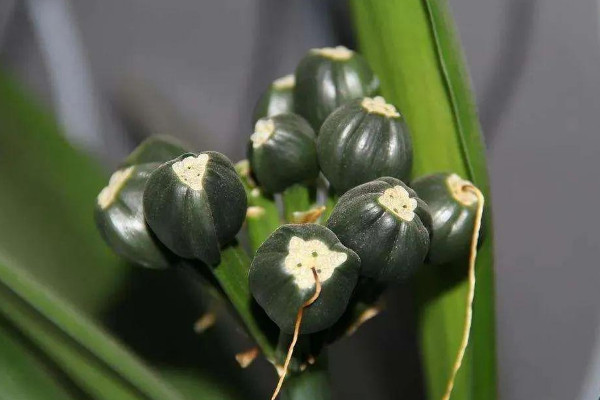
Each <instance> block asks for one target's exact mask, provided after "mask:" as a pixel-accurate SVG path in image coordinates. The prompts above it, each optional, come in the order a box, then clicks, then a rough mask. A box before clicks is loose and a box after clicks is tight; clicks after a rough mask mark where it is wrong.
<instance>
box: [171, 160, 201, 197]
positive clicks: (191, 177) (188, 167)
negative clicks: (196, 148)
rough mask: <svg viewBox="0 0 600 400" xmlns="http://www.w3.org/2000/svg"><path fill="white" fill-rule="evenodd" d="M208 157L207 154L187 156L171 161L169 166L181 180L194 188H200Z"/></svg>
mask: <svg viewBox="0 0 600 400" xmlns="http://www.w3.org/2000/svg"><path fill="white" fill-rule="evenodd" d="M208 158H209V157H208V154H200V155H199V156H197V157H194V156H189V157H186V158H184V159H183V160H181V161H177V162H175V163H173V165H172V166H171V168H173V171H175V175H177V177H178V178H179V180H180V181H181V182H183V183H184V184H186V185H187V186H189V187H190V188H192V189H194V190H202V180H203V179H204V174H205V173H206V164H207V163H208Z"/></svg>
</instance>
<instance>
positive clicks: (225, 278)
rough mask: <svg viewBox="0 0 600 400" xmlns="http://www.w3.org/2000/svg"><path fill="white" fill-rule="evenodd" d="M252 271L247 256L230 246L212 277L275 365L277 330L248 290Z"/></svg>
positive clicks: (225, 250)
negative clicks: (275, 337) (274, 337)
mask: <svg viewBox="0 0 600 400" xmlns="http://www.w3.org/2000/svg"><path fill="white" fill-rule="evenodd" d="M249 267H250V259H249V257H248V255H247V254H246V252H245V251H244V250H242V248H241V247H240V246H239V245H231V246H228V247H226V248H225V249H223V251H222V252H221V263H220V264H219V265H218V266H216V267H215V268H214V269H213V274H214V276H215V278H216V279H217V281H218V282H219V285H220V286H221V288H222V289H223V292H224V293H225V295H226V296H227V297H228V298H229V301H230V302H231V305H232V306H233V308H234V309H235V310H236V311H237V313H238V316H239V317H240V319H241V320H242V322H243V323H244V326H245V327H246V330H247V331H248V333H249V334H250V336H251V337H252V338H253V339H254V341H255V342H256V344H257V345H258V347H259V348H260V349H261V351H262V353H263V355H264V356H265V358H266V359H267V360H269V361H270V362H274V361H275V344H274V342H275V340H274V339H273V337H272V336H274V335H275V334H276V332H278V329H277V327H276V326H275V324H273V322H271V320H269V318H268V317H267V315H266V314H265V313H264V311H263V310H262V309H261V308H260V307H258V306H257V305H256V303H255V301H254V299H253V298H252V294H251V293H250V287H249V286H248V268H249ZM271 333H273V334H274V335H270V334H271Z"/></svg>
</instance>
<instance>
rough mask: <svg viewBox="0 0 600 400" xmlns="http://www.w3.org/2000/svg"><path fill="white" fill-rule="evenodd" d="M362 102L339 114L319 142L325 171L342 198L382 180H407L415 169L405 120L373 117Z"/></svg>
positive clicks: (328, 122)
mask: <svg viewBox="0 0 600 400" xmlns="http://www.w3.org/2000/svg"><path fill="white" fill-rule="evenodd" d="M361 101H362V100H361V99H358V100H354V101H352V102H350V103H347V104H345V105H343V106H341V107H339V108H338V109H337V110H335V111H334V112H333V113H332V114H331V115H330V116H329V117H328V118H327V120H325V122H324V123H323V126H322V127H321V132H320V133H319V136H318V138H317V153H318V156H319V164H320V166H321V170H322V171H323V174H324V175H325V177H326V178H327V179H328V180H329V182H330V183H331V185H332V187H333V188H334V190H335V191H336V192H337V193H338V194H342V193H344V192H346V191H347V190H349V189H351V188H353V187H355V186H358V185H360V184H362V183H365V182H369V181H372V180H373V179H377V178H379V177H382V176H391V177H394V178H398V179H401V180H405V179H407V178H408V176H409V175H410V171H411V168H412V142H411V138H410V134H409V132H408V127H407V126H406V124H405V122H404V118H403V117H401V116H400V117H387V116H384V115H381V114H376V113H369V112H368V111H367V110H366V109H365V108H364V107H363V106H362V105H361Z"/></svg>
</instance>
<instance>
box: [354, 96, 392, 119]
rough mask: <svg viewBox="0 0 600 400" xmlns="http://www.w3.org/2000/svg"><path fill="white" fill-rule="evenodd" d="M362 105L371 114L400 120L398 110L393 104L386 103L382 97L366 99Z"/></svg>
mask: <svg viewBox="0 0 600 400" xmlns="http://www.w3.org/2000/svg"><path fill="white" fill-rule="evenodd" d="M360 105H361V106H362V107H363V108H364V109H365V110H367V112H369V113H373V114H379V115H383V116H384V117H388V118H398V117H400V113H399V112H398V110H396V107H394V105H393V104H389V103H386V102H385V99H384V98H383V97H381V96H375V97H373V98H371V97H365V98H364V99H363V100H362V102H361V103H360Z"/></svg>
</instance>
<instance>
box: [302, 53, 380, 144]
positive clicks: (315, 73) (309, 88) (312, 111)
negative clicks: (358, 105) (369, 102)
mask: <svg viewBox="0 0 600 400" xmlns="http://www.w3.org/2000/svg"><path fill="white" fill-rule="evenodd" d="M378 90H379V79H377V76H375V74H374V73H373V71H372V70H371V68H370V67H369V65H368V64H367V62H366V60H365V59H364V58H363V57H362V56H361V55H360V54H358V53H356V52H354V51H352V50H348V49H347V48H345V47H343V46H338V47H335V48H332V47H325V48H322V49H312V50H310V51H309V52H308V54H306V55H305V56H304V58H303V59H302V60H301V61H300V64H298V67H297V68H296V88H295V90H294V107H295V110H296V111H295V112H296V113H298V114H300V115H302V116H303V117H304V118H306V119H307V120H308V122H310V124H311V125H312V127H313V128H314V129H315V131H316V132H317V133H318V132H319V128H320V127H321V124H322V123H323V121H325V118H327V116H328V115H329V114H330V113H331V112H332V111H333V110H335V109H336V108H338V107H339V106H341V105H342V104H345V103H347V102H348V101H350V100H353V99H357V98H360V97H365V96H373V95H375V94H376V93H377V92H378Z"/></svg>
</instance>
